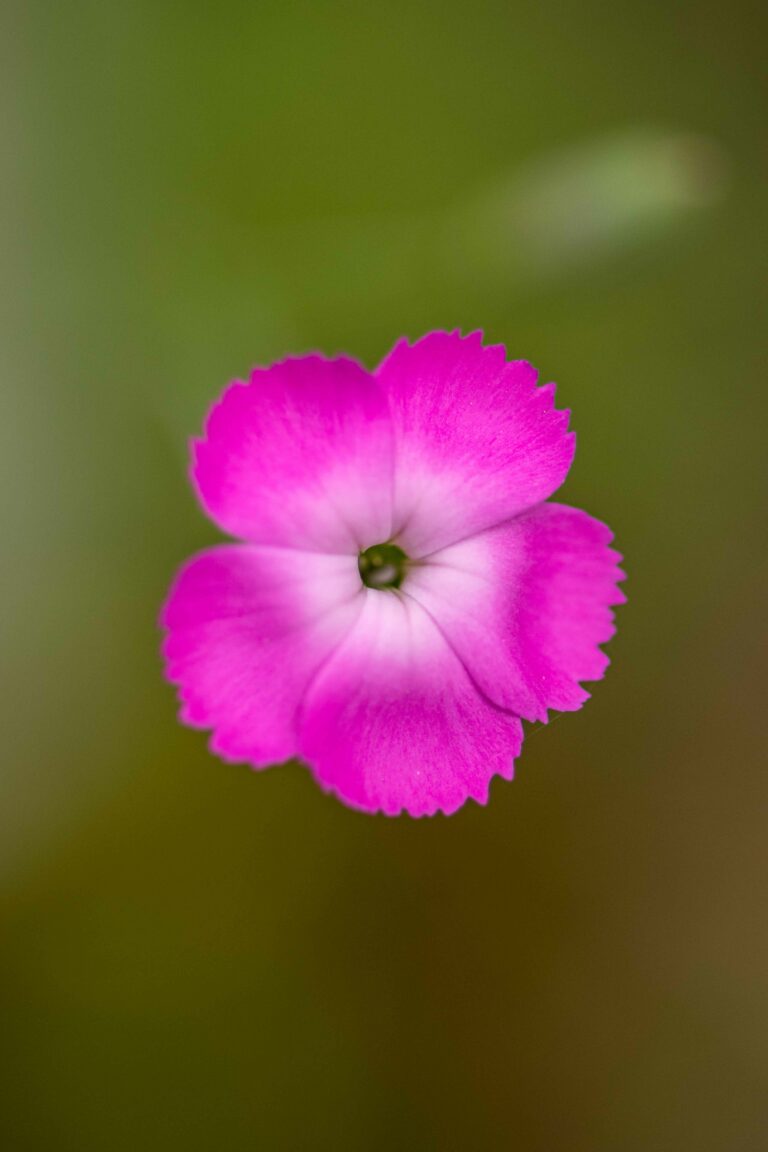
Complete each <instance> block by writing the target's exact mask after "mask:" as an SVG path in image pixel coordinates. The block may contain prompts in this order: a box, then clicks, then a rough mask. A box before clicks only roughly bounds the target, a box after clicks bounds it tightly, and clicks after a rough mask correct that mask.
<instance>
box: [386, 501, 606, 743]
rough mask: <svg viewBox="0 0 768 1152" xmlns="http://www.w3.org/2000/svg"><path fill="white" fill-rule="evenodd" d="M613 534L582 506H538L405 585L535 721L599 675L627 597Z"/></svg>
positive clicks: (489, 689) (475, 670)
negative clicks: (620, 606)
mask: <svg viewBox="0 0 768 1152" xmlns="http://www.w3.org/2000/svg"><path fill="white" fill-rule="evenodd" d="M611 538H612V537H611V532H610V530H609V529H608V528H606V526H605V525H604V524H601V523H600V522H599V521H598V520H594V519H593V518H592V517H591V516H588V515H587V514H586V512H581V511H579V510H578V509H576V508H568V507H566V506H565V505H562V504H541V505H539V506H538V507H537V508H533V509H531V510H530V511H529V512H526V513H524V514H523V515H522V516H520V517H518V518H517V519H515V520H511V521H510V522H509V523H508V524H504V525H501V526H499V527H497V528H494V529H491V530H489V531H488V532H484V533H482V534H481V535H479V536H476V537H474V538H473V539H470V540H465V541H463V542H462V543H460V544H456V545H454V546H452V547H450V548H446V549H444V550H442V551H441V552H438V553H436V554H435V555H433V556H432V557H430V560H429V561H428V562H427V563H426V564H424V565H423V566H421V567H416V568H414V569H413V571H412V573H410V574H409V577H408V581H407V583H406V586H405V590H406V591H407V592H408V594H409V595H411V596H413V597H414V598H415V599H416V600H417V601H418V602H419V603H420V604H421V605H422V606H423V607H424V608H425V609H426V610H427V611H428V612H429V613H430V615H431V616H432V617H433V618H434V620H435V621H436V622H437V624H438V625H439V627H440V629H441V630H442V632H443V634H444V636H445V637H446V639H447V641H448V642H449V643H450V645H451V647H452V648H453V650H454V651H455V652H456V653H457V655H458V656H459V657H460V659H461V660H462V662H463V663H464V665H465V666H466V668H467V670H468V671H469V673H470V675H471V676H472V678H473V680H474V681H475V683H477V684H478V685H479V686H480V688H481V689H482V691H483V692H484V693H486V694H487V695H488V696H489V697H490V698H491V699H492V700H494V701H495V702H496V703H497V704H499V705H500V706H502V707H505V708H509V709H511V710H512V711H513V712H516V713H518V715H520V716H523V717H524V718H525V719H528V720H546V718H547V709H549V708H553V709H557V710H560V711H573V710H575V709H577V708H580V707H581V705H582V704H583V702H584V701H585V700H586V699H587V698H588V693H587V692H586V691H585V690H584V689H583V688H582V687H581V685H580V681H583V680H599V679H601V678H602V676H603V673H604V672H605V668H606V666H607V665H608V657H607V656H606V655H605V654H604V653H603V652H602V651H601V650H600V647H599V645H600V644H603V643H605V641H606V640H609V639H610V638H611V636H612V635H613V632H614V625H613V613H612V611H611V608H612V606H613V605H616V604H620V603H622V602H623V601H624V599H625V597H624V595H623V593H622V592H621V590H620V589H619V588H618V587H617V584H618V582H619V581H620V580H622V579H623V573H622V572H621V570H620V568H619V567H618V562H619V560H620V559H621V557H620V556H619V555H618V553H616V552H614V551H613V550H612V549H611V548H609V547H608V545H609V543H610V541H611Z"/></svg>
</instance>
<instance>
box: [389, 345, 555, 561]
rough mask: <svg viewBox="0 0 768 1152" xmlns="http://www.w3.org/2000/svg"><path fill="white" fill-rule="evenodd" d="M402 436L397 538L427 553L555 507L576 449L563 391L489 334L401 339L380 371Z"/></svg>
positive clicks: (397, 472) (414, 551) (397, 476)
mask: <svg viewBox="0 0 768 1152" xmlns="http://www.w3.org/2000/svg"><path fill="white" fill-rule="evenodd" d="M376 379H377V380H378V381H379V383H380V384H381V386H382V388H383V389H384V391H385V392H386V394H387V397H388V399H389V405H390V411H391V413H392V422H393V425H394V430H395V453H396V468H395V497H394V500H395V514H394V522H393V524H394V531H395V535H396V536H397V538H398V542H400V543H401V544H402V547H403V548H404V549H405V551H406V552H408V553H409V555H412V556H423V555H425V554H427V553H428V552H432V551H434V550H435V549H437V548H442V547H445V546H446V545H447V544H451V543H454V542H456V541H458V540H462V539H464V538H465V537H467V536H469V535H471V534H472V533H475V532H479V531H481V530H482V529H485V528H489V527H491V526H493V525H495V524H498V523H500V522H501V521H502V520H505V519H508V518H509V517H511V516H514V515H516V514H517V513H519V512H521V511H523V510H524V509H526V508H530V507H531V506H532V505H534V504H537V503H539V501H541V500H546V499H547V497H548V496H551V495H552V493H553V492H554V491H555V489H556V488H558V487H559V486H560V485H561V484H562V482H563V480H564V479H565V477H566V475H567V473H568V469H569V468H570V466H571V461H572V459H573V452H574V437H573V434H572V433H569V432H568V431H567V427H568V412H558V411H557V410H556V409H555V408H554V404H553V402H554V391H555V389H554V385H553V384H548V385H546V387H543V388H537V387H536V380H537V374H536V371H535V370H534V369H533V368H532V367H531V365H530V364H527V363H526V362H525V361H523V360H513V361H507V359H506V353H505V350H504V348H503V347H502V346H501V345H494V346H490V347H487V348H484V347H483V345H482V334H481V333H479V332H475V333H473V334H472V335H471V336H467V337H462V336H460V335H459V333H458V332H451V333H448V332H433V333H431V334H430V335H428V336H425V337H424V338H423V339H422V340H419V341H417V343H415V344H409V343H408V342H407V341H404V340H403V341H401V342H400V343H399V344H397V345H396V346H395V348H394V349H393V350H392V352H391V353H390V354H389V356H388V357H387V358H386V360H384V362H383V363H382V364H381V365H380V366H379V368H378V369H377V371H376Z"/></svg>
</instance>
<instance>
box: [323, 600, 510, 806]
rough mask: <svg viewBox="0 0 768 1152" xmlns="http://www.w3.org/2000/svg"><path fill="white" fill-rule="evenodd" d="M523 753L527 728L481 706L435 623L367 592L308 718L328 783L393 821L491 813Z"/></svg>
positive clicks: (408, 605) (407, 604) (406, 604)
mask: <svg viewBox="0 0 768 1152" xmlns="http://www.w3.org/2000/svg"><path fill="white" fill-rule="evenodd" d="M521 743H522V725H521V723H520V721H519V720H518V718H517V717H516V716H510V715H509V714H507V713H505V712H503V711H501V710H499V709H496V708H494V707H493V706H492V705H490V704H489V703H488V702H487V701H485V700H484V699H483V698H482V697H481V695H480V694H479V693H478V691H477V689H476V688H475V686H474V685H473V684H472V683H471V681H470V680H469V678H468V676H467V674H466V672H465V670H464V668H463V667H462V666H461V663H460V662H459V660H458V659H457V658H456V656H455V655H454V654H453V652H452V651H451V650H450V648H449V647H448V646H447V645H446V643H445V641H444V639H443V637H442V636H441V634H440V632H439V631H438V629H437V628H435V626H434V624H433V622H432V621H431V620H430V618H429V616H428V615H427V614H426V613H424V612H423V611H422V610H421V608H419V606H418V605H416V604H415V603H414V602H413V601H412V600H409V598H408V597H404V596H400V595H398V594H397V593H393V592H379V591H375V590H370V589H369V590H367V591H366V599H365V606H364V608H363V611H362V613H361V615H360V617H359V618H358V621H357V623H356V625H355V627H354V630H353V632H352V633H351V635H350V636H349V637H348V638H347V639H346V640H345V641H344V643H343V644H342V645H340V647H339V648H338V649H337V650H336V652H335V653H334V655H333V656H332V657H331V659H330V660H329V661H328V663H327V664H325V665H324V666H323V668H322V669H321V671H320V673H319V674H318V676H317V678H316V680H315V681H314V683H313V685H312V687H311V688H310V689H309V692H308V694H307V699H306V701H305V704H304V706H303V707H302V712H301V721H300V751H301V754H302V756H304V757H305V759H307V760H308V761H309V763H310V764H311V765H312V768H313V771H314V773H315V775H316V777H317V779H318V780H319V782H320V783H321V784H322V785H323V786H324V787H325V788H327V789H330V790H332V791H334V792H336V793H337V794H338V795H339V797H340V798H341V799H342V800H344V801H345V802H346V803H348V804H350V805H351V806H352V807H355V808H362V809H364V810H366V811H383V812H385V813H387V814H388V815H396V814H397V813H399V812H400V811H402V810H403V809H405V810H406V811H407V812H409V813H410V814H411V815H412V816H424V815H431V814H432V813H434V812H436V811H437V810H442V811H443V812H446V813H449V812H454V811H455V810H456V809H457V808H459V807H460V806H461V805H462V804H463V803H464V802H465V800H467V799H468V798H469V797H472V798H473V799H474V800H477V801H478V802H479V803H481V804H484V803H485V802H486V800H487V798H488V786H489V783H490V780H491V777H492V776H494V775H495V774H497V773H498V774H499V775H500V776H503V777H505V778H506V779H511V777H512V770H513V760H514V758H515V756H516V755H517V754H518V753H519V751H520V746H521Z"/></svg>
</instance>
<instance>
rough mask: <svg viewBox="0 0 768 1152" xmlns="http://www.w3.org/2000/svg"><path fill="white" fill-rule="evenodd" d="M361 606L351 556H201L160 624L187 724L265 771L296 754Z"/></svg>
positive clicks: (244, 549)
mask: <svg viewBox="0 0 768 1152" xmlns="http://www.w3.org/2000/svg"><path fill="white" fill-rule="evenodd" d="M362 606H363V596H362V590H361V584H360V576H359V574H358V571H357V564H356V562H355V561H354V560H353V559H352V558H351V557H348V556H343V557H342V556H324V555H321V554H320V553H301V552H298V551H293V550H289V549H282V548H263V547H252V546H248V545H222V546H220V547H218V548H213V549H211V550H210V551H208V552H203V553H201V554H200V555H198V556H196V557H194V558H193V559H192V560H190V561H189V563H188V564H186V565H185V566H184V568H182V570H181V572H180V573H179V575H178V576H177V578H176V582H175V584H174V586H173V587H172V589H171V592H170V595H169V597H168V600H167V602H166V604H165V607H164V609H163V614H162V619H161V622H162V624H163V625H164V626H165V628H166V629H167V630H168V635H167V637H166V640H165V644H164V648H163V653H164V656H165V660H166V674H167V676H168V679H169V680H171V681H173V682H174V683H176V684H178V686H179V695H180V697H181V700H182V710H181V719H182V720H184V721H185V722H186V723H187V724H190V725H192V726H193V727H197V728H212V729H213V737H212V740H211V747H212V749H213V750H214V751H215V752H218V753H219V754H220V755H221V756H223V757H224V758H225V759H229V760H238V761H248V762H250V763H251V764H252V765H253V766H254V767H263V766H266V765H267V764H272V763H275V762H276V761H280V760H285V759H287V758H288V757H290V756H294V755H295V754H296V751H297V742H296V712H297V708H298V705H299V702H300V700H301V697H302V694H303V692H304V690H305V688H306V686H307V684H308V683H309V681H310V679H311V677H312V675H313V674H314V673H315V672H316V671H317V669H318V668H319V666H320V665H321V663H322V662H323V660H325V659H327V657H328V656H329V655H330V653H331V652H332V651H333V649H334V646H335V645H337V644H338V643H339V641H340V640H341V639H342V637H344V636H345V635H346V634H347V633H348V632H349V630H350V629H351V628H352V626H353V624H354V622H355V620H356V619H357V615H358V613H359V612H360V610H361V609H362Z"/></svg>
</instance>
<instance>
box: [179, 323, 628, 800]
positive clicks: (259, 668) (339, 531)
mask: <svg viewBox="0 0 768 1152" xmlns="http://www.w3.org/2000/svg"><path fill="white" fill-rule="evenodd" d="M536 379H537V378H536V372H535V371H534V369H533V368H532V367H531V366H530V365H529V364H527V363H526V362H524V361H521V360H517V361H507V359H506V353H505V351H504V348H503V347H501V346H498V345H497V346H492V347H483V344H482V337H481V334H479V333H474V334H472V335H471V336H467V337H461V336H460V335H459V334H458V333H457V332H453V333H446V332H433V333H431V334H430V335H428V336H425V337H424V338H423V339H422V340H419V341H418V342H417V343H415V344H409V343H408V342H406V341H401V342H400V343H398V344H397V345H396V346H395V348H394V349H393V350H392V352H391V353H390V354H389V355H388V356H387V358H386V359H385V360H384V362H383V363H382V364H381V365H380V366H379V367H378V368H377V369H376V371H375V372H373V373H369V372H367V371H366V370H365V369H364V368H362V367H361V366H360V365H359V364H357V363H355V362H354V361H352V360H348V359H344V358H339V359H336V360H326V359H323V358H322V357H320V356H306V357H303V358H301V359H290V360H284V361H282V362H281V363H278V364H274V365H272V367H270V368H266V369H261V368H259V369H256V370H255V371H254V372H253V373H252V374H251V377H250V379H249V381H248V382H247V383H242V382H236V383H234V384H232V385H231V386H230V387H229V388H227V390H226V391H225V392H224V394H223V396H222V397H221V399H220V400H219V402H218V403H217V404H216V405H214V407H213V409H212V410H211V412H210V414H209V417H208V420H207V423H206V428H205V434H204V436H203V438H202V439H201V440H199V441H198V442H197V443H196V444H195V446H194V462H193V469H192V476H193V481H194V483H195V485H196V488H197V492H198V494H199V497H200V500H201V501H202V504H203V506H204V508H205V509H206V511H207V512H208V514H209V515H210V516H211V518H212V519H213V520H214V522H215V523H216V524H217V525H218V526H219V527H220V528H221V529H223V530H224V532H226V533H228V534H229V535H231V536H233V537H236V538H237V539H238V540H239V541H240V543H236V544H224V545H220V546H219V547H215V548H212V549H210V550H208V551H206V552H203V553H201V554H200V555H198V556H196V557H194V558H193V559H191V560H190V561H189V562H188V563H187V564H186V565H185V566H184V567H183V568H182V570H181V572H180V573H179V575H178V577H177V579H176V581H175V583H174V585H173V587H172V589H171V592H170V595H169V597H168V600H167V602H166V604H165V607H164V610H163V616H162V622H163V625H164V627H165V628H166V630H167V636H166V640H165V645H164V655H165V659H166V669H167V675H168V678H169V679H170V680H171V681H173V682H174V683H176V684H177V685H178V687H179V691H180V696H181V700H182V710H181V718H182V720H184V722H185V723H187V724H190V725H193V726H195V727H201V728H208V729H211V730H212V737H211V748H212V750H213V751H214V752H216V753H217V754H218V755H220V756H221V757H223V758H224V759H226V760H233V761H245V762H247V763H249V764H251V765H252V766H253V767H254V768H263V767H266V766H268V765H270V764H274V763H275V762H278V761H282V760H286V759H288V758H290V757H294V756H298V757H301V758H302V759H303V760H305V761H306V762H307V763H308V764H309V765H310V767H311V769H312V772H313V773H314V775H315V777H316V779H317V780H318V782H319V783H320V784H321V785H322V786H323V787H324V788H325V789H328V790H332V791H334V792H335V793H336V794H337V795H338V796H339V797H340V799H342V800H343V801H344V802H345V803H347V804H349V805H351V806H353V807H356V808H361V809H364V810H366V811H383V812H385V813H388V814H390V815H395V814H397V813H399V812H401V811H403V810H405V811H406V812H409V813H410V814H411V815H412V816H421V815H426V814H430V813H433V812H436V811H438V810H442V811H443V812H446V813H449V812H453V811H455V810H456V809H457V808H459V807H460V806H461V805H462V804H463V803H464V802H465V800H467V798H469V797H472V798H473V799H474V800H477V801H479V802H480V803H485V801H486V799H487V796H488V787H489V783H490V780H491V778H492V777H493V776H494V775H496V774H498V775H500V776H503V777H505V778H506V779H511V777H512V772H513V761H514V759H515V757H516V756H517V754H518V753H519V751H520V747H521V744H522V739H523V729H522V724H521V719H526V720H546V719H547V712H548V710H549V709H557V710H560V711H573V710H575V709H577V708H580V707H581V705H582V704H583V703H584V701H585V700H586V699H587V693H586V692H585V690H584V689H583V688H582V687H581V681H583V680H598V679H600V678H601V677H602V675H603V673H604V671H605V668H606V665H607V663H608V659H607V657H606V656H605V655H604V654H603V653H602V652H601V650H600V648H599V645H600V644H602V643H604V642H605V641H606V640H608V639H609V638H610V637H611V635H612V634H613V631H614V629H613V623H612V612H611V606H612V605H615V604H618V603H620V602H621V601H622V600H623V596H622V594H621V592H620V591H619V590H618V588H617V581H619V580H620V579H621V578H622V573H621V571H620V570H619V568H618V567H617V564H618V561H619V559H620V557H619V556H618V555H617V553H616V552H614V551H612V550H611V549H610V548H609V546H608V545H609V542H610V540H611V533H610V531H609V530H608V529H607V528H606V527H605V526H604V525H603V524H601V523H599V522H598V521H597V520H593V519H592V518H591V517H590V516H588V515H587V514H586V513H584V512H581V511H578V510H577V509H575V508H568V507H566V506H564V505H560V504H547V503H543V501H545V500H547V499H548V497H550V496H551V495H552V493H553V492H554V491H555V490H556V489H557V488H558V487H559V486H560V485H561V484H562V482H563V480H564V479H565V476H566V474H567V472H568V469H569V467H570V465H571V461H572V459H573V453H574V437H573V434H572V433H570V432H568V430H567V424H568V413H567V412H559V411H557V410H556V409H555V407H554V391H555V390H554V385H552V384H547V385H546V386H544V387H537V383H536Z"/></svg>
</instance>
